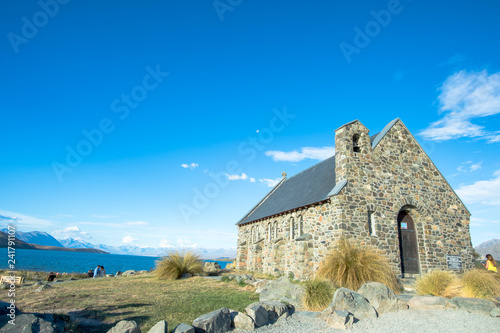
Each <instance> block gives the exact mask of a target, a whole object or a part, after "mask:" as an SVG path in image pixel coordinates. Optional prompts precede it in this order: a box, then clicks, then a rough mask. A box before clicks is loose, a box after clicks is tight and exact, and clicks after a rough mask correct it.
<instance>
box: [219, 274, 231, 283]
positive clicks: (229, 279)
mask: <svg viewBox="0 0 500 333" xmlns="http://www.w3.org/2000/svg"><path fill="white" fill-rule="evenodd" d="M220 280H221V281H222V282H229V281H231V280H232V279H231V278H230V277H229V276H227V275H222V276H221V278H220Z"/></svg>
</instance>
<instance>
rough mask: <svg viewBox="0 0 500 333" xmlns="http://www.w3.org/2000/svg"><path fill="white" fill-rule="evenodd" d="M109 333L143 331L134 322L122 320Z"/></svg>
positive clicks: (139, 332)
mask: <svg viewBox="0 0 500 333" xmlns="http://www.w3.org/2000/svg"><path fill="white" fill-rule="evenodd" d="M108 333H141V329H140V328H139V325H137V323H136V322H135V321H133V320H121V321H119V322H118V323H117V324H116V325H115V326H114V327H113V328H112V329H110V330H109V331H108Z"/></svg>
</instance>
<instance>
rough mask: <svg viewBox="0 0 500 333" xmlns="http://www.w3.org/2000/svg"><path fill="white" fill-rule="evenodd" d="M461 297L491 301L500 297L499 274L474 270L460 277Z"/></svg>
mask: <svg viewBox="0 0 500 333" xmlns="http://www.w3.org/2000/svg"><path fill="white" fill-rule="evenodd" d="M462 284H463V288H462V296H465V297H475V298H484V299H492V298H493V297H495V296H500V274H498V273H494V272H489V271H487V270H484V269H474V270H472V271H468V272H466V273H465V274H464V275H463V277H462Z"/></svg>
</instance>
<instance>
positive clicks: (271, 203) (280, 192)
mask: <svg viewBox="0 0 500 333" xmlns="http://www.w3.org/2000/svg"><path fill="white" fill-rule="evenodd" d="M334 187H335V156H332V157H330V158H327V159H326V160H324V161H322V162H320V163H318V164H316V165H313V166H312V167H310V168H309V169H306V170H304V171H302V172H300V173H298V174H296V175H295V176H293V177H291V178H289V179H284V180H282V181H281V182H280V183H279V184H278V185H276V187H275V188H273V190H271V192H270V193H269V194H268V195H267V196H266V197H265V198H264V199H263V200H262V201H261V202H260V203H259V204H258V205H257V206H256V207H254V209H252V210H251V211H250V212H249V213H248V214H247V215H246V216H245V217H244V218H243V219H241V221H239V222H238V223H237V224H244V223H248V222H252V221H255V220H259V219H262V218H264V217H268V216H272V215H275V214H278V213H282V212H286V211H289V210H292V209H294V208H299V207H303V206H307V205H310V204H313V203H316V202H320V201H324V200H326V199H328V195H329V194H330V192H331V191H332V189H333V188H334Z"/></svg>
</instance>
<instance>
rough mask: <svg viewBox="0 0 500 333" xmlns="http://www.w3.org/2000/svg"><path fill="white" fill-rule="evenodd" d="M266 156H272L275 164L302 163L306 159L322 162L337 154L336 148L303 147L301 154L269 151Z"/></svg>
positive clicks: (293, 151) (294, 151)
mask: <svg viewBox="0 0 500 333" xmlns="http://www.w3.org/2000/svg"><path fill="white" fill-rule="evenodd" d="M265 154H266V156H271V157H272V158H273V161H275V162H300V161H302V160H305V159H311V160H319V161H322V160H324V159H327V158H328V157H331V156H333V155H334V154H335V147H321V148H316V147H303V148H300V152H299V151H297V150H292V151H279V150H269V151H266V153H265Z"/></svg>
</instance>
